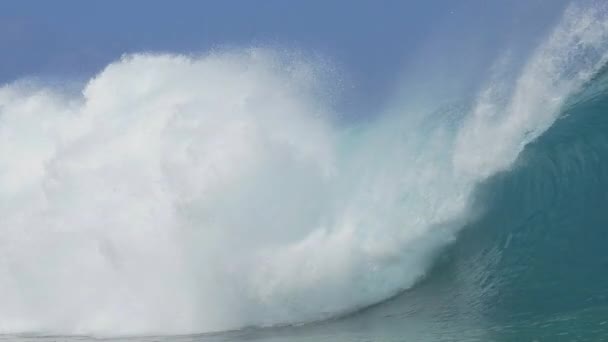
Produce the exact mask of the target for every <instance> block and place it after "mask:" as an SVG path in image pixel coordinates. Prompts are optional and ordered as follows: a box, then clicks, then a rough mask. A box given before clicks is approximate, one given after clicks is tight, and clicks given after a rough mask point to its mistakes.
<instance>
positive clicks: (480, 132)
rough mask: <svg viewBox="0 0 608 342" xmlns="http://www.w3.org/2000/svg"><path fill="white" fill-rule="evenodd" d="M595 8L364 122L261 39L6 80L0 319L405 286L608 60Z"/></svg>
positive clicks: (244, 321)
mask: <svg viewBox="0 0 608 342" xmlns="http://www.w3.org/2000/svg"><path fill="white" fill-rule="evenodd" d="M606 15H607V14H606V11H605V9H604V8H597V7H594V8H580V7H576V6H572V7H570V8H569V9H568V10H567V11H566V13H565V14H564V17H563V18H562V20H561V22H560V23H559V24H558V25H557V27H556V28H555V29H554V31H553V32H552V33H551V34H550V35H549V37H548V38H547V39H546V40H545V41H544V43H543V44H542V45H541V46H540V47H539V48H538V49H537V50H536V51H535V52H534V53H533V54H532V55H531V56H530V58H529V60H528V61H527V63H525V66H524V67H523V68H522V69H521V71H520V74H519V76H518V77H517V78H516V79H515V80H514V81H513V82H508V81H505V80H503V79H501V78H500V77H499V75H500V73H499V72H498V73H497V75H498V76H496V77H491V78H490V80H489V81H488V84H486V85H485V86H483V87H482V90H481V91H480V94H479V96H478V97H477V98H476V99H475V100H474V101H472V104H471V105H470V106H467V107H466V109H463V108H462V107H454V108H451V109H449V110H447V111H443V112H441V114H437V111H436V108H433V107H432V106H430V107H429V108H428V109H427V110H426V112H423V113H420V112H416V113H411V112H410V110H409V109H408V108H393V109H392V110H390V111H388V114H386V115H377V116H376V117H375V118H374V119H373V120H371V121H370V122H365V123H354V124H346V123H344V122H335V120H332V117H333V114H332V109H331V107H330V106H329V105H327V103H324V101H323V98H324V95H323V92H324V89H325V88H324V85H323V84H321V82H320V81H319V79H320V77H319V75H320V74H321V73H323V72H324V71H323V70H322V67H320V66H318V65H317V64H315V63H313V62H307V61H303V60H298V59H294V58H291V57H290V58H287V57H285V56H281V55H280V54H278V53H275V52H272V51H268V50H263V49H251V50H246V51H241V52H224V53H214V54H209V55H206V56H201V57H185V56H178V55H145V54H140V55H131V56H126V57H124V58H123V59H121V60H120V61H117V62H115V63H113V64H111V65H109V66H108V67H107V68H106V69H105V70H103V71H102V72H101V73H100V74H99V75H97V76H96V77H95V78H94V79H92V80H90V81H89V82H88V84H87V85H86V86H85V87H84V89H83V90H82V94H80V95H77V96H74V95H73V94H66V93H65V92H61V91H60V90H57V89H53V88H49V87H44V86H37V85H33V84H28V83H26V82H17V83H15V84H10V85H6V86H4V87H3V88H1V89H0V155H2V157H3V158H2V159H0V217H1V219H0V250H1V251H2V252H1V254H0V294H1V295H0V296H1V297H0V332H4V333H14V332H56V333H62V334H102V335H107V334H112V335H116V334H152V333H163V334H167V333H190V332H205V331H218V330H227V329H237V328H241V327H244V326H252V325H254V326H267V325H278V324H294V323H302V322H309V321H315V320H321V319H325V318H328V317H332V316H335V315H340V314H344V313H347V312H351V311H354V310H357V309H359V308H362V307H365V306H368V305H371V304H374V303H377V302H379V301H382V300H384V299H386V298H388V297H390V296H393V295H395V294H397V293H399V292H401V291H403V290H404V289H407V288H409V287H411V286H412V285H413V284H414V283H415V282H416V281H417V280H419V279H420V278H422V277H423V276H424V275H425V272H426V271H427V270H428V268H429V266H430V265H431V264H432V262H433V257H434V255H435V254H436V253H437V251H438V250H439V249H440V248H441V247H443V246H445V245H446V244H448V243H450V242H451V241H453V240H454V239H455V236H456V234H457V232H458V230H459V229H460V227H462V226H463V224H464V222H466V220H467V219H468V218H470V217H471V211H470V208H469V202H470V200H471V197H472V193H473V191H474V190H475V187H476V186H477V185H478V184H479V183H480V182H482V181H484V180H486V179H488V177H490V176H492V175H494V174H496V173H497V172H499V171H504V170H506V169H508V168H509V167H511V165H512V164H513V162H514V161H515V160H516V158H517V157H518V155H519V154H520V152H521V151H522V149H523V148H524V146H526V144H528V143H529V142H531V141H533V140H534V139H536V138H537V137H538V136H539V135H541V134H542V133H543V132H544V131H545V130H546V129H547V128H548V127H550V126H551V125H552V124H553V122H554V121H555V120H556V118H557V117H558V114H559V112H560V108H561V107H562V105H563V104H564V101H566V99H567V98H568V96H569V95H571V94H572V93H573V92H576V91H578V90H579V89H580V88H581V87H582V86H583V85H584V84H585V83H586V82H587V81H589V80H590V79H591V78H592V77H593V76H594V75H595V74H596V73H597V72H598V70H600V68H601V67H602V66H603V65H604V64H605V62H606V58H608V24H607V23H608V20H607V18H606ZM418 110H419V109H418ZM426 114H429V115H426Z"/></svg>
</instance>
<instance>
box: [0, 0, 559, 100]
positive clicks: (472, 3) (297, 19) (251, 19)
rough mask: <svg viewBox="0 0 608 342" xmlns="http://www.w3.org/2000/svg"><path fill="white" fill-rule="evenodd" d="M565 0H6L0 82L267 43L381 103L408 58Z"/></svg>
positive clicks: (414, 62)
mask: <svg viewBox="0 0 608 342" xmlns="http://www.w3.org/2000/svg"><path fill="white" fill-rule="evenodd" d="M563 2H564V1H562V0H525V1H524V0H518V1H510V2H509V4H508V5H506V4H504V2H502V1H483V0H454V1H451V0H443V1H440V0H426V1H392V0H383V1H332V0H326V1H321V0H311V1H278V0H268V1H245V0H242V1H235V0H222V1H209V0H207V1H190V0H178V1H143V0H131V1H118V0H108V1H76V0H74V1H66V0H58V1H32V0H6V1H2V2H0V51H2V54H0V83H6V82H10V81H12V80H15V79H18V78H22V77H25V76H41V77H58V78H83V77H84V78H86V77H89V76H91V75H92V74H94V73H96V72H98V71H99V70H100V69H101V68H103V67H104V66H105V65H107V64H108V63H109V62H111V61H112V60H115V59H116V58H118V57H119V56H120V55H122V54H124V53H130V52H140V51H170V52H177V53H197V52H205V51H208V50H210V49H212V48H222V47H226V46H228V47H235V46H236V47H240V46H245V47H249V46H260V45H261V46H271V47H275V48H281V49H282V48H287V49H297V50H302V51H306V52H307V53H315V54H319V55H321V56H323V57H325V58H327V59H329V60H331V61H332V62H333V63H335V64H336V66H337V67H338V69H339V70H342V71H343V73H344V75H345V76H346V79H347V80H348V83H349V84H348V88H349V89H351V90H349V94H350V97H351V98H352V99H353V100H352V101H351V102H352V104H353V107H361V106H362V104H363V103H364V104H365V105H364V107H365V106H376V105H377V104H378V103H381V102H382V101H384V100H385V97H386V96H387V95H386V94H387V93H388V90H389V89H391V88H393V87H394V86H395V83H397V82H400V80H401V79H402V78H403V72H407V67H408V65H409V66H410V69H420V67H421V66H422V67H423V68H424V67H425V66H426V65H429V66H430V65H431V64H430V63H431V61H430V60H428V58H429V55H435V56H436V57H437V59H441V58H443V59H445V60H448V59H446V58H445V55H456V54H460V55H461V56H464V55H466V54H468V53H470V51H469V52H466V51H463V50H465V49H469V50H471V49H477V50H487V51H494V50H495V45H497V44H499V43H498V42H503V41H508V40H509V39H513V38H509V36H512V37H533V36H535V35H537V34H536V33H534V34H530V33H531V32H536V31H538V30H540V29H541V28H543V27H544V26H546V23H548V22H550V21H552V20H554V19H555V17H556V15H557V14H558V13H559V12H560V8H561V6H562V4H563ZM433 37H435V38H433ZM437 37H439V38H437ZM531 44H533V42H532V43H531ZM429 50H430V51H432V52H429ZM420 51H427V52H425V53H420ZM478 52H479V51H476V52H475V53H474V54H475V55H480V54H479V53H478ZM450 58H453V57H450ZM404 70H405V71H404Z"/></svg>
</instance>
